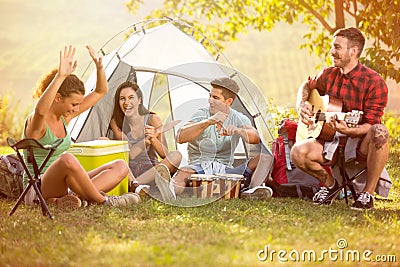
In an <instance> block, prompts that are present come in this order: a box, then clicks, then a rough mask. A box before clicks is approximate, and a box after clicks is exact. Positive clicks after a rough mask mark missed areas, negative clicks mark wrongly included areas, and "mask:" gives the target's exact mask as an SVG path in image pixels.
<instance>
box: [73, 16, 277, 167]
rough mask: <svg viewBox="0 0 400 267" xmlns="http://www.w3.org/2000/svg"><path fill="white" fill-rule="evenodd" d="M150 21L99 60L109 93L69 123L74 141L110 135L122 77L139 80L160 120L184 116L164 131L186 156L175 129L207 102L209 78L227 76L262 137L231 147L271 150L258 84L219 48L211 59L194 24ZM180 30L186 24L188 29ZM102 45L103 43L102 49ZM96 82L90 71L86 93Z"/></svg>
mask: <svg viewBox="0 0 400 267" xmlns="http://www.w3.org/2000/svg"><path fill="white" fill-rule="evenodd" d="M153 22H154V21H146V22H144V23H139V24H134V25H133V27H131V28H130V30H132V28H133V29H136V30H134V32H133V33H132V34H131V35H130V36H129V37H128V38H127V39H126V40H125V41H123V42H122V44H121V45H119V46H117V48H115V47H112V49H111V50H110V52H108V53H105V55H104V57H103V65H104V69H105V73H106V77H107V80H108V84H109V92H108V94H107V95H106V96H105V97H103V98H102V99H101V100H100V101H99V102H98V103H97V104H96V105H95V106H94V107H93V108H92V109H90V110H88V111H86V112H85V113H82V114H81V115H80V116H78V117H77V118H75V119H74V120H73V121H72V122H71V123H70V126H69V127H70V131H71V137H72V139H73V141H76V142H82V141H89V140H93V139H97V138H99V137H102V136H109V134H110V133H109V132H110V131H109V130H108V129H109V122H110V119H111V116H112V112H113V106H114V94H115V90H116V88H117V87H118V85H119V84H121V83H122V82H124V81H127V80H131V81H137V83H138V85H139V87H140V88H141V89H142V91H143V94H144V99H143V101H144V105H145V106H146V107H147V108H148V109H149V110H151V111H154V112H156V113H157V114H158V115H159V116H160V117H161V119H162V120H163V122H164V123H165V122H167V121H170V120H182V122H181V123H180V124H178V125H177V126H176V127H175V128H174V129H173V130H171V131H168V132H166V133H165V135H166V137H167V140H168V144H169V146H170V148H171V149H179V150H180V151H181V153H182V154H183V155H184V158H185V154H187V152H186V146H185V145H178V144H176V142H175V134H176V131H177V130H178V129H179V127H181V126H182V125H183V124H184V123H185V122H187V121H188V120H189V119H190V116H191V115H192V114H193V113H194V112H195V111H196V110H197V109H198V108H200V107H204V106H207V105H208V96H209V90H210V89H211V85H210V81H211V80H213V79H214V78H219V77H231V78H232V79H234V80H235V81H236V82H237V83H238V85H239V87H240V92H239V97H238V98H236V99H235V101H234V103H233V105H232V108H234V109H236V110H238V111H240V112H242V113H243V114H245V115H246V116H248V117H249V118H250V119H251V121H252V123H253V126H254V127H256V128H257V129H258V131H259V133H260V136H261V137H262V144H260V145H248V144H246V145H244V144H241V145H240V146H239V147H238V148H237V149H236V151H235V155H236V157H244V158H247V157H249V156H252V155H255V154H258V153H261V152H262V153H269V154H271V153H270V149H269V146H268V144H269V143H270V142H271V141H272V138H273V136H272V128H273V125H274V123H273V119H272V117H271V114H270V113H269V107H268V105H267V103H266V101H265V97H264V96H263V95H262V94H261V93H260V91H259V90H258V88H257V87H256V86H255V85H254V84H253V83H252V82H251V81H250V80H249V79H248V78H247V77H246V76H245V75H243V74H241V73H240V72H238V71H237V70H235V69H234V68H233V67H232V66H231V65H230V63H229V61H228V60H227V59H226V58H225V57H224V56H223V55H222V53H220V52H219V51H218V50H217V49H214V50H215V51H213V52H214V54H215V55H218V56H216V58H214V57H215V56H213V55H212V54H211V53H209V52H208V50H207V49H206V47H205V46H203V43H202V42H199V41H197V40H196V38H195V37H194V35H193V34H192V33H193V32H194V29H193V28H190V26H189V25H187V24H185V23H183V22H180V21H176V20H157V21H156V22H157V23H158V24H161V25H157V26H155V27H151V26H152V23H153ZM184 29H190V30H191V33H189V34H188V33H186V32H185V31H184ZM200 36H201V38H205V37H204V36H203V35H200ZM208 41H209V40H208ZM209 42H210V41H209ZM210 43H211V42H210ZM211 44H212V43H211ZM106 48H107V47H106V45H105V46H104V47H103V48H102V49H101V51H104V50H106ZM217 59H218V61H217ZM221 61H224V62H221ZM95 84H96V73H95V71H94V72H93V73H92V74H91V75H90V76H89V77H88V79H87V81H86V83H85V87H86V90H87V92H90V91H92V90H94V88H95ZM186 158H187V157H186ZM182 164H185V162H183V163H182Z"/></svg>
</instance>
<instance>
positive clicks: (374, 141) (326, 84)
mask: <svg viewBox="0 0 400 267" xmlns="http://www.w3.org/2000/svg"><path fill="white" fill-rule="evenodd" d="M364 44H365V38H364V36H363V34H362V33H361V32H360V30H358V29H356V28H354V27H351V28H345V29H339V30H338V31H336V32H335V34H334V41H333V44H332V48H331V50H330V53H331V56H332V58H333V63H334V66H333V67H329V68H326V69H324V70H323V71H322V72H321V73H320V74H319V75H317V76H316V77H315V78H309V79H308V80H307V81H306V82H304V83H303V84H302V86H301V87H300V89H299V94H298V99H297V107H298V109H299V116H300V120H301V122H302V123H304V124H305V125H311V124H312V123H313V119H312V117H313V115H314V112H313V110H312V109H313V107H312V106H311V104H310V103H308V102H307V100H308V97H309V95H310V91H311V89H317V90H318V92H319V93H320V95H329V96H330V97H335V98H338V99H341V100H342V102H343V110H342V111H343V112H351V111H352V110H359V111H362V112H363V115H362V120H361V121H360V123H359V125H357V127H349V126H348V125H347V123H346V122H344V121H342V120H337V119H328V120H327V122H326V123H327V124H328V125H329V126H331V127H332V128H333V129H335V130H336V132H338V133H340V134H343V135H346V136H349V137H352V138H356V137H359V138H360V142H359V143H358V146H357V160H358V161H365V164H366V167H367V169H368V172H367V179H366V183H365V186H364V188H363V189H362V190H361V192H359V193H358V195H357V199H356V201H355V202H354V204H353V205H352V208H353V209H370V208H373V195H374V192H375V188H376V186H377V183H378V180H379V178H380V175H381V172H382V171H383V169H384V167H385V164H386V161H387V159H388V155H389V146H388V130H387V129H386V127H385V126H384V125H382V124H381V117H382V115H383V112H384V108H385V107H386V104H387V101H388V89H387V86H386V83H385V81H384V80H383V78H382V77H381V76H380V75H379V74H378V73H376V72H375V71H373V70H371V69H369V68H368V67H366V66H364V65H362V64H361V63H360V62H359V57H360V55H361V53H362V50H363V47H364ZM323 153H324V142H322V141H321V140H319V139H318V138H317V139H314V138H310V139H306V140H303V141H300V142H297V143H296V145H295V146H294V147H293V148H292V151H291V157H292V160H293V162H294V164H295V165H296V166H297V167H299V168H300V169H302V170H303V171H305V172H307V173H309V174H311V175H313V176H314V177H316V178H318V179H319V180H320V181H321V182H322V183H323V185H324V186H323V187H322V188H321V190H320V191H319V192H317V193H316V194H315V195H314V198H313V201H314V203H325V204H331V203H332V201H333V200H334V199H335V198H336V197H337V194H332V193H333V192H335V191H337V189H338V188H339V185H338V182H336V181H335V179H334V178H333V177H332V176H331V175H330V174H329V173H328V172H327V171H326V170H325V169H324V168H323V167H322V166H321V164H326V163H327V162H328V160H327V159H326V158H325V157H324V156H323Z"/></svg>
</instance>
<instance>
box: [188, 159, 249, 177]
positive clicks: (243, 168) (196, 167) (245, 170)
mask: <svg viewBox="0 0 400 267" xmlns="http://www.w3.org/2000/svg"><path fill="white" fill-rule="evenodd" d="M248 162H249V161H248V160H247V161H246V162H244V163H243V164H241V165H239V166H237V167H235V168H231V167H226V169H225V173H228V174H240V175H243V176H244V177H246V178H251V175H252V174H253V172H252V171H251V170H250V169H249V167H247V163H248ZM184 168H189V169H192V170H193V171H195V172H196V173H198V174H205V173H204V170H203V168H202V167H201V163H195V164H190V165H186V166H185V167H184Z"/></svg>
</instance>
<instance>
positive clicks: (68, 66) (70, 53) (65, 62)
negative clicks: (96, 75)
mask: <svg viewBox="0 0 400 267" xmlns="http://www.w3.org/2000/svg"><path fill="white" fill-rule="evenodd" d="M74 56H75V47H72V45H69V46H65V47H64V51H63V50H60V65H59V67H58V73H59V75H62V76H68V75H70V74H71V73H72V72H74V70H75V69H76V66H77V62H76V60H74Z"/></svg>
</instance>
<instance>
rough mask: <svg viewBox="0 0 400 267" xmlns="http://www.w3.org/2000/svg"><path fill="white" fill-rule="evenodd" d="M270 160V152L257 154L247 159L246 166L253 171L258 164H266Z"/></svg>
mask: <svg viewBox="0 0 400 267" xmlns="http://www.w3.org/2000/svg"><path fill="white" fill-rule="evenodd" d="M270 162H272V155H270V154H258V155H256V156H254V157H253V158H251V159H250V160H249V163H248V164H247V167H248V168H249V169H250V170H251V171H254V170H255V169H256V168H257V166H258V165H259V164H261V165H263V166H268V163H270Z"/></svg>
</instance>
